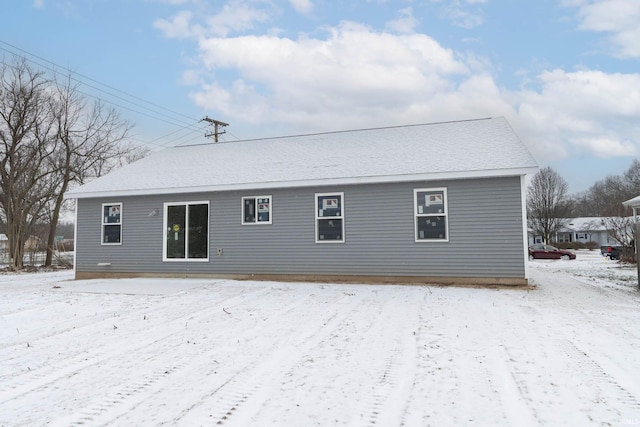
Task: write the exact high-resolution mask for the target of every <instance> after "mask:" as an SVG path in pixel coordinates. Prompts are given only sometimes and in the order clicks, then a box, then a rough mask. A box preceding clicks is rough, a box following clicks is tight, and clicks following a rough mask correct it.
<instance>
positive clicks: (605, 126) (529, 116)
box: [515, 70, 640, 160]
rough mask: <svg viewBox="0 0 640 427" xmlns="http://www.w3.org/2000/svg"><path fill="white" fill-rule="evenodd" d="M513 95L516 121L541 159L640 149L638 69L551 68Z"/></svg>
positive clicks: (631, 152)
mask: <svg viewBox="0 0 640 427" xmlns="http://www.w3.org/2000/svg"><path fill="white" fill-rule="evenodd" d="M538 79H539V82H540V83H541V89H540V90H539V91H524V92H521V93H518V94H515V102H517V104H518V115H517V117H516V118H515V120H516V121H517V122H518V126H519V127H520V128H522V129H524V132H525V134H526V135H527V137H528V138H529V139H530V142H531V148H532V151H534V153H535V154H536V155H537V156H538V158H539V160H551V159H558V158H562V157H565V156H566V155H567V154H568V153H569V152H571V153H572V154H573V155H574V156H576V155H581V154H590V155H595V156H597V157H614V156H636V155H638V154H640V145H639V143H640V121H639V120H638V119H639V118H640V74H606V73H603V72H601V71H578V72H566V71H563V70H553V71H547V72H544V73H542V74H541V75H540V76H538Z"/></svg>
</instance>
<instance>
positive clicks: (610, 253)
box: [600, 246, 622, 259]
mask: <svg viewBox="0 0 640 427" xmlns="http://www.w3.org/2000/svg"><path fill="white" fill-rule="evenodd" d="M621 251H622V246H600V253H601V254H602V256H606V257H609V259H620V252H621Z"/></svg>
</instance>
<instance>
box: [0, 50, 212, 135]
mask: <svg viewBox="0 0 640 427" xmlns="http://www.w3.org/2000/svg"><path fill="white" fill-rule="evenodd" d="M0 44H4V45H6V46H9V47H11V48H12V49H15V50H18V51H20V52H23V53H25V54H26V55H29V56H32V57H34V58H37V59H39V60H40V61H44V62H45V63H48V64H52V65H53V66H54V67H57V68H58V69H61V70H64V71H65V72H67V73H68V74H69V78H70V79H71V80H73V81H75V82H77V83H79V84H81V85H84V86H87V87H90V88H92V89H95V90H97V91H100V92H102V93H104V94H107V95H109V96H111V97H113V98H116V99H120V100H121V101H124V102H126V103H129V104H132V105H134V106H136V107H139V108H142V109H143V110H147V111H149V112H151V113H153V114H156V115H160V116H164V117H165V118H164V119H162V118H159V117H157V116H154V115H152V114H149V113H147V112H144V111H139V110H136V109H134V108H131V107H127V106H124V105H122V104H119V103H116V102H114V101H112V100H108V99H103V98H101V97H99V96H96V95H94V94H90V93H87V92H83V91H80V90H78V92H79V93H82V94H83V95H86V96H89V97H91V98H94V99H97V100H99V101H103V102H106V103H109V104H111V105H114V106H117V107H119V108H123V109H126V110H128V111H131V112H133V113H136V114H141V115H144V116H146V117H149V118H151V119H155V120H159V121H162V122H164V123H167V122H168V121H167V119H170V120H171V121H172V122H170V123H169V124H171V125H174V126H181V127H180V129H177V130H175V131H173V132H170V133H169V134H167V135H163V136H160V137H158V138H156V139H154V140H152V141H148V142H145V144H152V145H156V146H160V147H163V146H166V145H168V144H169V143H171V142H173V141H176V140H179V139H182V138H183V137H179V138H174V139H172V140H169V141H167V142H165V143H162V144H157V143H156V142H157V141H158V140H160V139H164V138H166V137H167V136H170V135H173V134H175V133H177V132H180V131H183V130H184V129H187V128H189V129H191V132H203V134H204V130H203V129H202V128H196V127H195V126H196V125H197V124H198V123H199V122H200V120H198V121H195V122H194V121H193V118H191V117H189V116H187V115H185V114H183V113H180V112H177V111H173V110H171V109H168V108H165V107H162V106H160V105H158V104H156V103H153V102H151V101H147V100H145V99H143V98H140V97H138V96H136V95H132V94H130V93H128V92H125V91H123V90H120V89H117V88H115V87H113V86H110V85H108V84H105V83H102V82H100V81H98V80H95V79H93V78H91V77H88V76H85V75H83V74H81V73H78V72H75V71H71V70H70V69H68V68H65V67H61V66H59V65H58V64H56V63H55V62H52V61H49V60H47V59H45V58H42V57H40V56H38V55H35V54H33V53H30V52H28V51H26V50H24V49H21V48H19V47H17V46H14V45H12V44H10V43H7V42H5V41H3V40H0ZM0 49H1V50H4V51H5V52H8V53H10V54H12V55H15V56H17V57H20V58H23V59H25V60H26V61H29V62H32V63H34V64H36V65H38V66H40V67H43V68H45V69H47V70H49V71H51V72H52V73H54V75H57V74H62V73H61V72H60V71H58V70H56V69H55V68H51V67H49V66H47V65H44V64H42V63H39V62H37V61H34V60H33V59H30V58H28V57H26V56H24V55H19V54H17V53H16V52H13V51H11V50H9V49H6V48H4V47H2V46H0ZM0 62H2V63H4V61H1V60H0ZM4 64H5V65H8V64H6V63H4ZM74 75H75V76H79V77H81V78H83V79H86V80H88V81H91V82H94V83H96V84H98V85H100V86H104V87H105V88H108V89H110V90H112V91H115V92H118V93H121V94H123V95H126V96H127V97H130V98H133V99H136V100H139V101H141V102H144V103H146V104H148V105H151V106H154V107H156V108H159V109H161V110H165V111H167V112H170V113H172V114H175V115H178V116H181V117H185V118H188V119H190V121H189V122H187V121H185V120H183V119H181V118H178V117H175V116H173V117H172V116H170V115H169V114H165V113H164V112H161V111H156V110H154V109H151V108H149V107H147V106H144V105H141V104H139V103H137V102H133V101H131V100H129V99H126V98H125V97H122V96H120V95H116V94H114V93H112V92H109V91H107V90H105V89H101V88H99V87H96V86H95V85H91V84H88V83H87V82H85V81H82V80H80V79H78V78H75V77H74ZM176 122H178V123H180V125H178V124H176Z"/></svg>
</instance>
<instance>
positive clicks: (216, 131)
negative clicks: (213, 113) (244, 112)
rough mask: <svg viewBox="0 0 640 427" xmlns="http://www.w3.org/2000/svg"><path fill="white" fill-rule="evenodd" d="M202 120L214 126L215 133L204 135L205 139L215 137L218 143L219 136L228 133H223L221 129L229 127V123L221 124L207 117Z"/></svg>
mask: <svg viewBox="0 0 640 427" xmlns="http://www.w3.org/2000/svg"><path fill="white" fill-rule="evenodd" d="M202 120H203V121H205V122H207V123H209V124H210V125H213V132H209V133H205V134H204V137H205V138H211V137H212V136H213V137H214V141H215V142H218V136H219V135H223V134H225V133H227V131H224V130H223V131H221V130H220V128H223V127H225V126H229V123H225V122H221V121H220V120H214V119H211V118H209V116H206V117H205V118H204V119H202Z"/></svg>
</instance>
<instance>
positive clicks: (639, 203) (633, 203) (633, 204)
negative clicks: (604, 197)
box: [622, 196, 640, 208]
mask: <svg viewBox="0 0 640 427" xmlns="http://www.w3.org/2000/svg"><path fill="white" fill-rule="evenodd" d="M622 204H623V205H625V206H629V207H630V208H638V207H640V196H638V197H634V198H633V199H629V200H627V201H626V202H622Z"/></svg>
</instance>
